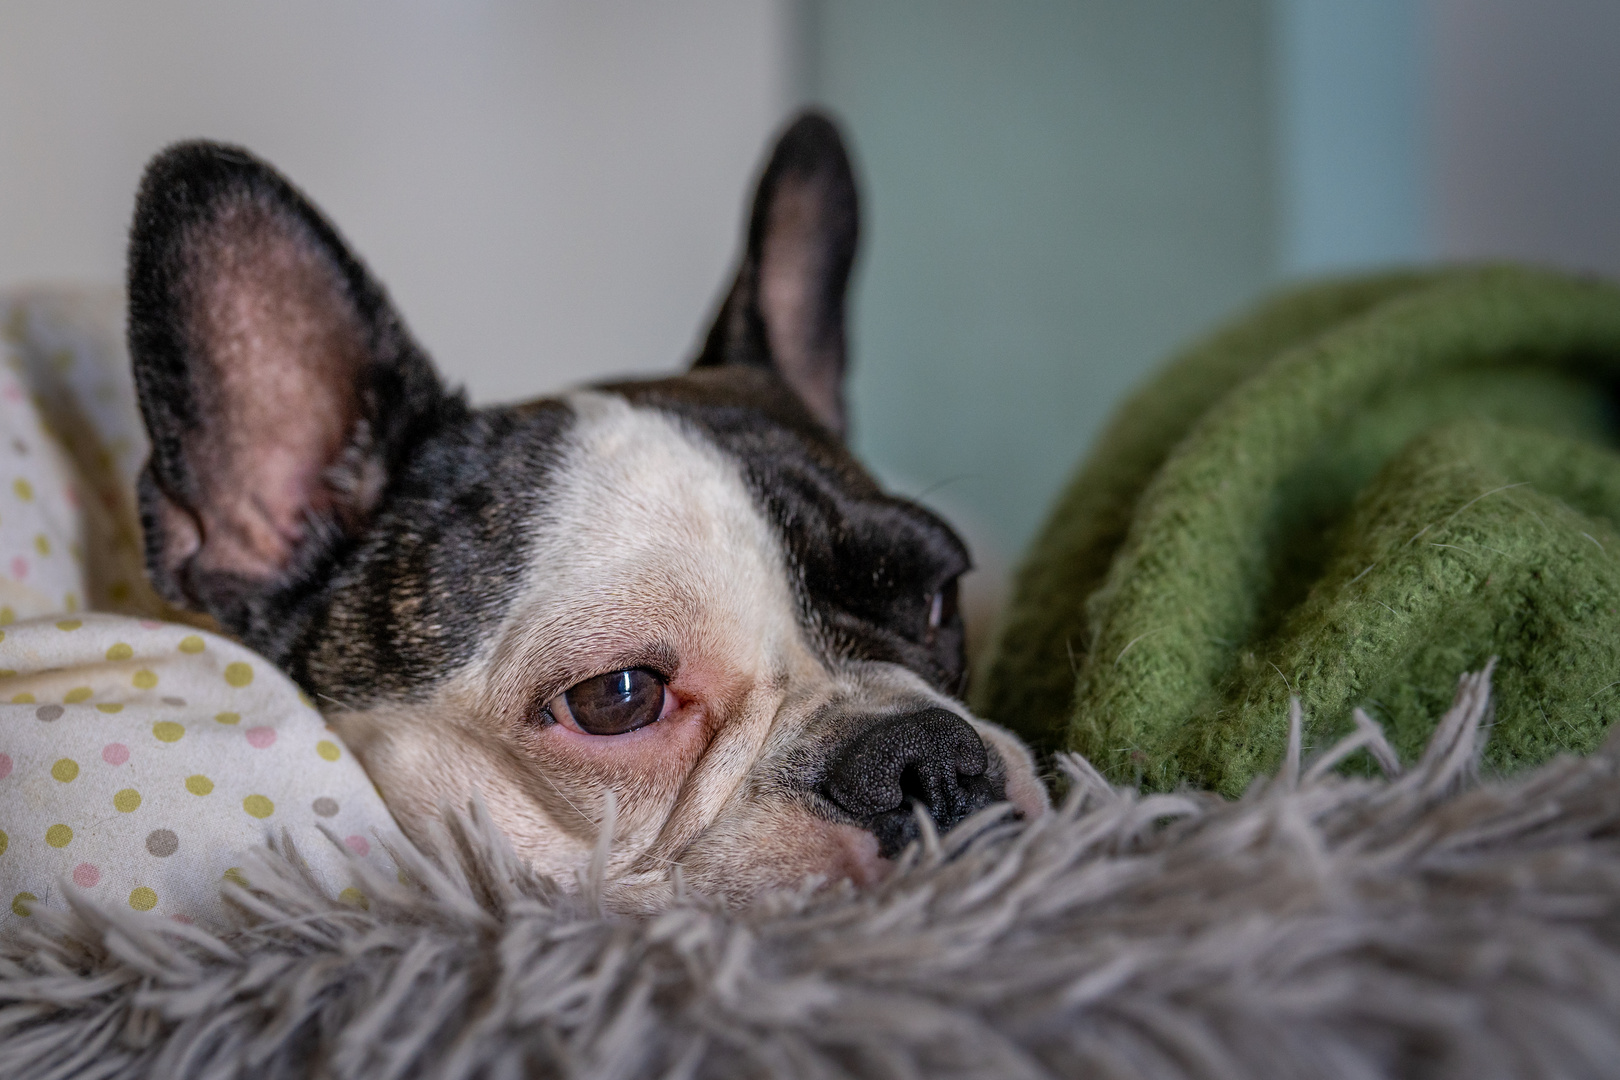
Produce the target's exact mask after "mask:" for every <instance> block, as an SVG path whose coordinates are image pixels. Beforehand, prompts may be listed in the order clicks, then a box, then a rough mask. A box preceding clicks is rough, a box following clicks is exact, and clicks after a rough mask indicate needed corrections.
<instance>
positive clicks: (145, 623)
mask: <svg viewBox="0 0 1620 1080" xmlns="http://www.w3.org/2000/svg"><path fill="white" fill-rule="evenodd" d="M141 629H143V630H161V629H163V624H162V623H160V622H157V621H155V620H153V619H142V620H141Z"/></svg>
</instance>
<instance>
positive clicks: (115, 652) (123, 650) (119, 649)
mask: <svg viewBox="0 0 1620 1080" xmlns="http://www.w3.org/2000/svg"><path fill="white" fill-rule="evenodd" d="M134 655H135V650H134V648H132V647H131V646H130V645H129V644H128V643H126V642H122V641H120V642H117V643H116V644H114V645H113V646H112V647H111V648H109V649H108V650H107V659H109V660H128V659H129V658H130V657H132V656H134Z"/></svg>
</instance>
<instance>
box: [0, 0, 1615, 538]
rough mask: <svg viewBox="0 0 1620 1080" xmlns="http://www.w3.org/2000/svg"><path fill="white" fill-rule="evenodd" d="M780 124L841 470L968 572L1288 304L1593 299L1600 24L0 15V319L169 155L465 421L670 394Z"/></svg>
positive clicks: (922, 3) (1601, 9) (1571, 19)
mask: <svg viewBox="0 0 1620 1080" xmlns="http://www.w3.org/2000/svg"><path fill="white" fill-rule="evenodd" d="M803 101H817V102H823V103H825V104H827V105H829V106H831V107H832V108H834V109H835V110H837V111H838V112H839V113H840V114H841V115H842V117H843V118H844V121H845V123H846V126H847V128H848V130H849V132H850V133H851V135H852V137H853V141H854V144H855V149H856V153H857V158H858V165H859V166H860V168H861V172H862V178H863V186H864V191H865V196H866V200H867V201H866V211H867V218H866V234H865V248H864V252H863V258H862V263H861V268H860V270H859V271H858V274H859V276H858V278H857V282H856V295H855V308H854V345H855V350H856V353H855V362H856V365H857V366H856V368H855V373H854V384H853V410H854V414H855V415H854V420H855V425H856V426H855V431H856V434H855V441H856V445H857V447H858V449H859V450H861V451H862V452H863V453H864V454H865V455H866V456H867V457H868V459H869V460H871V461H872V463H873V464H874V465H875V466H876V467H877V468H878V469H879V471H880V472H881V473H882V474H884V475H885V476H887V477H889V478H890V479H891V480H892V481H893V482H894V483H896V484H897V485H899V486H901V487H903V488H904V489H905V490H907V491H908V492H911V493H924V494H925V496H926V498H927V499H928V500H929V501H933V502H935V503H937V504H940V505H941V506H942V507H943V508H944V509H946V511H947V512H948V513H952V514H953V515H955V516H957V517H958V518H959V519H960V520H962V521H964V522H965V523H966V524H967V525H968V528H969V531H970V532H971V533H972V534H973V535H974V537H975V539H976V541H977V545H978V547H979V549H980V557H981V559H982V560H983V561H986V562H988V563H991V564H992V565H995V564H998V563H1000V562H1002V561H1003V560H1005V559H1006V558H1007V557H1009V556H1010V555H1012V554H1014V553H1016V551H1017V550H1018V548H1019V547H1020V546H1021V545H1022V544H1023V543H1024V542H1025V541H1026V540H1027V538H1028V537H1029V535H1030V534H1031V532H1032V531H1033V529H1034V528H1035V527H1036V525H1037V524H1038V522H1039V519H1040V516H1041V514H1042V511H1043V509H1044V507H1045V505H1046V503H1047V502H1048V500H1050V498H1051V497H1052V495H1053V493H1054V492H1055V490H1056V488H1057V487H1058V485H1059V484H1060V483H1061V482H1062V480H1063V478H1064V477H1065V476H1066V475H1067V474H1068V472H1069V471H1070V470H1071V468H1072V467H1073V465H1074V463H1075V461H1076V459H1077V458H1078V457H1079V455H1080V454H1081V452H1082V451H1083V450H1084V449H1085V448H1086V446H1087V445H1088V444H1089V443H1090V442H1091V440H1092V439H1093V438H1094V437H1095V436H1096V434H1097V432H1098V430H1099V427H1100V425H1101V424H1102V423H1103V422H1104V421H1105V419H1106V417H1107V415H1108V412H1109V410H1110V409H1111V408H1112V407H1113V406H1114V405H1115V403H1117V401H1118V400H1119V398H1120V396H1121V395H1122V394H1124V393H1125V392H1127V391H1128V389H1129V388H1130V387H1131V386H1132V385H1133V384H1134V383H1135V382H1136V381H1137V380H1138V379H1140V377H1141V376H1142V374H1143V373H1144V372H1145V371H1146V370H1147V369H1148V368H1150V367H1151V366H1152V365H1153V364H1155V363H1156V362H1158V361H1159V360H1160V359H1161V358H1162V357H1163V356H1164V355H1165V354H1166V353H1167V352H1168V351H1169V350H1171V349H1173V348H1175V347H1176V346H1178V345H1180V344H1182V343H1184V342H1186V341H1188V340H1189V339H1190V338H1191V337H1193V336H1194V335H1196V334H1198V333H1200V332H1202V331H1204V330H1205V329H1207V328H1208V327H1209V326H1210V325H1211V323H1212V322H1213V321H1215V320H1217V319H1220V318H1222V317H1224V316H1226V315H1227V314H1229V313H1231V312H1232V311H1233V309H1234V307H1235V306H1237V305H1240V304H1242V303H1244V302H1246V301H1248V300H1249V299H1251V298H1253V297H1255V296H1256V295H1257V294H1259V293H1260V292H1262V291H1264V290H1265V289H1267V288H1269V287H1271V286H1273V285H1275V284H1277V283H1279V282H1281V281H1283V280H1286V279H1288V278H1291V277H1297V276H1299V275H1303V274H1309V273H1318V272H1330V271H1343V270H1353V269H1356V268H1360V267H1367V266H1373V265H1379V264H1384V263H1388V262H1392V261H1412V260H1425V259H1433V258H1451V257H1468V258H1476V257H1499V256H1513V257H1522V258H1530V259H1535V260H1538V261H1544V262H1551V263H1555V264H1560V265H1566V266H1571V267H1576V268H1580V269H1595V270H1600V271H1605V272H1608V273H1620V4H1617V3H1615V2H1614V0H1357V2H1355V3H1345V2H1343V0H1223V2H1222V3H1219V4H1188V3H1185V2H1179V0H1131V2H1129V3H1121V2H1118V0H1066V2H1055V0H1002V2H999V3H996V4H986V3H980V2H971V0H682V2H681V3H679V4H667V3H666V4H660V3H654V2H651V0H642V2H628V0H574V2H568V3H562V2H550V3H546V2H535V0H524V2H518V0H443V2H427V0H323V2H315V0H277V2H276V3H273V4H271V3H259V4H247V3H236V2H219V0H207V2H205V0H143V2H142V3H140V4H128V3H121V2H119V0H55V2H53V3H48V4H47V3H37V2H33V0H0V288H4V287H8V286H12V285H16V284H19V283H23V282H30V281H39V280H116V279H117V278H118V276H119V274H120V272H121V270H120V264H121V259H122V246H123V234H124V230H125V228H126V225H127V217H128V213H129V207H130V199H131V195H132V193H133V191H134V186H135V183H136V179H137V177H138V175H139V170H140V167H141V164H142V163H143V161H144V160H145V159H146V158H147V157H148V156H149V155H150V154H151V153H152V152H153V151H154V150H156V149H158V148H159V147H160V146H162V145H163V144H164V143H166V142H168V141H170V140H173V139H177V138H182V137H187V136H198V135H202V136H209V137H213V138H219V139H228V140H233V141H237V142H241V143H244V144H246V145H248V146H250V147H252V148H253V149H255V150H256V151H258V152H259V153H261V154H262V155H264V156H266V157H268V158H270V159H271V160H272V161H274V162H276V163H277V164H278V165H279V166H281V167H282V168H283V169H284V170H285V171H286V172H288V173H289V174H290V175H291V176H292V177H293V178H294V179H295V180H296V181H297V182H298V183H300V184H301V185H302V186H304V187H305V188H306V190H308V191H309V192H310V193H311V194H312V195H313V196H314V197H315V198H316V199H317V201H319V202H320V203H321V204H322V205H323V206H324V207H325V208H326V209H327V210H328V211H329V212H330V214H331V215H332V216H333V217H334V218H335V219H336V220H337V221H338V223H339V224H340V226H341V227H342V228H343V229H344V231H345V232H346V233H347V234H348V235H349V237H350V239H351V240H352V241H353V242H354V243H355V245H356V246H357V247H358V248H359V249H360V250H361V252H363V253H364V255H365V256H366V257H367V259H368V260H369V261H370V262H371V264H372V265H373V267H374V268H375V269H376V271H377V272H378V273H379V275H380V276H381V277H382V278H383V279H384V280H385V281H386V282H387V283H388V284H389V285H390V287H391V288H392V290H393V292H394V294H395V296H396V299H397V300H398V302H399V304H400V306H401V307H402V309H403V310H404V311H405V313H406V315H407V317H408V318H409V320H410V321H411V323H412V325H413V327H414V328H415V330H416V331H417V333H418V335H419V336H420V337H421V338H422V339H423V340H424V341H425V343H426V344H427V345H428V347H429V348H430V349H431V351H432V352H433V353H434V354H435V356H436V357H437V358H438V360H439V362H440V364H441V366H442V367H443V368H444V369H445V371H446V372H447V373H449V374H450V375H451V377H452V378H455V379H458V380H460V381H463V382H465V383H466V384H467V385H468V386H469V387H470V389H471V391H472V393H473V396H474V397H475V398H476V399H478V400H481V401H492V400H498V399H502V398H510V397H516V396H525V395H528V394H531V393H534V392H537V391H541V390H554V389H557V388H560V387H562V386H564V385H567V384H569V383H573V382H578V381H580V380H583V379H589V378H596V377H601V376H606V375H610V374H622V373H628V372H652V371H664V370H669V369H671V368H673V367H674V366H675V365H676V364H678V363H679V362H680V361H682V360H683V359H684V358H685V357H687V356H688V355H689V354H690V352H691V350H692V346H693V344H694V341H695V340H696V338H697V336H698V335H699V334H700V332H701V330H702V328H703V324H704V322H705V320H706V319H707V317H708V315H709V313H710V310H711V308H712V305H713V303H714V301H715V298H716V295H717V293H718V290H719V287H720V283H721V281H722V280H723V279H724V278H725V277H726V276H727V274H728V273H729V270H730V263H731V260H732V258H733V255H734V251H735V245H736V240H737V236H736V233H737V229H738V227H739V224H740V217H741V212H742V206H743V201H744V199H745V197H746V192H747V190H748V187H749V185H750V182H751V178H752V171H753V169H754V167H755V165H756V163H757V160H758V156H759V154H760V152H761V151H762V149H763V147H764V144H765V142H766V140H767V139H768V137H769V135H770V133H771V131H772V130H773V129H774V128H775V127H776V126H777V125H778V124H779V123H780V121H781V120H782V118H783V117H784V116H785V114H786V113H787V111H788V110H789V109H790V108H792V107H793V106H795V105H796V104H798V103H800V102H803Z"/></svg>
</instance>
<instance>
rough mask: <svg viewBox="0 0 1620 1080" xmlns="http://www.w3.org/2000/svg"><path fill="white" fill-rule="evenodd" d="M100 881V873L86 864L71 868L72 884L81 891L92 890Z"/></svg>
mask: <svg viewBox="0 0 1620 1080" xmlns="http://www.w3.org/2000/svg"><path fill="white" fill-rule="evenodd" d="M100 880H101V871H100V870H97V869H96V868H95V867H94V866H91V865H90V864H89V863H87V862H82V863H80V864H79V865H78V866H75V867H74V868H73V884H75V885H77V886H78V887H79V888H81V889H93V888H95V887H96V883H97V882H99V881H100Z"/></svg>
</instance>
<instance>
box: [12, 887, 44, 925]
mask: <svg viewBox="0 0 1620 1080" xmlns="http://www.w3.org/2000/svg"><path fill="white" fill-rule="evenodd" d="M38 899H39V897H37V896H35V895H34V894H33V893H31V892H20V893H18V894H17V895H16V896H13V897H12V898H11V913H12V914H13V915H21V916H22V917H23V918H25V919H26V918H28V916H30V915H32V914H33V912H32V911H31V910H30V909H29V907H28V905H29V904H32V903H33V902H34V901H35V900H38Z"/></svg>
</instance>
